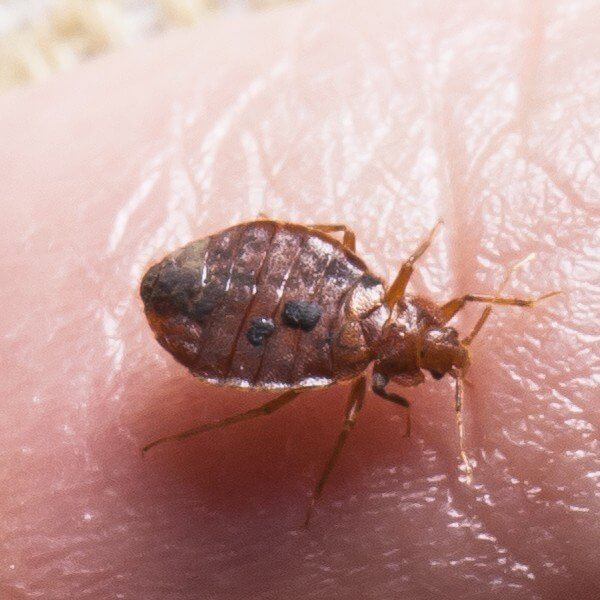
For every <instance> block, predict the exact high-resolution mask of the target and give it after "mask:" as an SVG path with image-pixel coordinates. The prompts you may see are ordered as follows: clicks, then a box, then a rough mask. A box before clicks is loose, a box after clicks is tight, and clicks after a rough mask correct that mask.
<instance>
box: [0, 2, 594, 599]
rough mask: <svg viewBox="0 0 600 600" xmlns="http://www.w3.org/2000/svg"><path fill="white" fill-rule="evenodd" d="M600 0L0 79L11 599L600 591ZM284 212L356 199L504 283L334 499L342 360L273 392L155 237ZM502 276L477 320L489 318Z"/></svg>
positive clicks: (470, 315) (426, 17)
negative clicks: (189, 294)
mask: <svg viewBox="0 0 600 600" xmlns="http://www.w3.org/2000/svg"><path fill="white" fill-rule="evenodd" d="M599 18H600V14H599V10H598V5H597V3H594V2H587V3H586V2H583V1H577V0H573V1H570V2H562V3H550V2H548V3H544V2H539V3H524V2H520V1H515V2H504V1H502V2H487V3H481V2H472V3H471V2H459V3H452V10H451V11H449V10H448V6H447V5H445V4H444V3H434V2H429V3H427V2H414V3H409V2H399V1H398V0H390V1H389V2H379V3H373V2H364V3H362V2H353V3H351V4H349V3H347V2H338V3H335V2H332V3H328V4H316V5H312V4H304V5H300V6H298V7H296V8H292V9H286V10H282V11H277V12H274V13H267V14H263V15H260V16H255V17H236V18H228V19H214V20H211V21H207V22H206V24H205V25H203V26H202V27H200V28H198V29H196V30H194V31H190V32H187V33H183V34H177V35H173V36H170V37H167V38H164V39H161V40H156V41H154V42H152V43H150V44H147V45H145V46H143V47H137V48H135V49H132V50H128V51H125V52H121V53H119V54H115V55H113V56H110V57H108V58H105V59H102V60H100V61H97V62H94V63H92V64H89V65H87V66H85V67H83V68H81V69H79V70H77V71H74V72H72V73H70V74H69V75H68V76H66V77H60V78H57V79H55V80H53V81H52V82H50V83H48V84H45V85H43V86H38V87H32V88H29V89H23V90H20V91H16V92H12V93H9V94H7V95H5V96H4V97H2V98H1V99H0V139H2V144H1V145H0V181H1V182H2V194H1V198H2V203H3V210H2V213H3V216H2V220H1V221H2V232H1V236H0V248H1V253H0V257H1V258H0V265H1V275H2V278H3V279H4V281H3V285H2V286H1V288H0V297H1V299H2V309H3V310H2V312H1V313H0V331H1V332H2V335H3V343H2V380H1V381H0V390H1V392H0V394H1V396H0V398H1V412H2V418H1V419H0V432H1V439H2V443H1V445H0V473H1V478H2V479H1V480H2V492H0V514H1V515H2V519H1V520H0V582H1V583H0V596H1V597H2V598H3V599H8V600H11V599H22V598H44V599H61V600H62V599H65V598H77V599H88V598H89V599H104V598H126V599H142V598H143V599H145V600H155V599H176V600H184V599H186V600H187V599H189V600H191V599H194V600H195V599H203V600H204V599H207V600H208V599H211V600H212V599H231V600H237V599H241V598H244V599H246V598H251V599H253V600H272V599H273V600H278V599H280V598H285V599H322V598H323V599H334V600H335V599H352V600H354V599H363V598H365V599H378V600H379V599H386V600H387V599H391V598H410V599H411V600H420V599H431V598H464V599H494V598H502V599H504V600H513V599H520V598H527V599H529V600H532V599H544V600H545V599H554V598H578V599H581V600H586V599H592V598H597V597H599V594H600V584H599V583H598V576H599V571H600V550H599V548H600V544H599V541H600V525H599V519H598V511H599V505H600V492H599V484H598V481H599V478H600V464H599V460H598V425H599V422H600V408H599V405H598V402H597V399H598V392H597V389H596V387H597V384H598V375H599V369H598V353H597V347H598V333H599V332H598V326H597V321H598V308H599V307H598V295H597V292H598V285H599V277H598V270H597V257H598V224H599V219H598V213H597V212H595V211H596V210H597V207H598V196H599V191H600V180H599V175H600V174H599V170H598V162H599V159H600V156H599V151H600V146H599V144H598V138H597V135H598V119H599V117H600V115H599V112H598V103H597V99H598V93H599V89H598V82H599V81H600V77H599V68H598V59H597V56H598V50H599V48H598V35H597V27H596V25H595V23H597V22H598V19H599ZM260 212H262V213H266V214H268V215H270V216H272V217H275V218H280V219H286V220H292V221H298V222H302V223H310V222H319V223H326V222H333V223H345V224H347V225H348V226H349V227H351V228H353V229H354V230H355V231H356V233H357V237H358V251H359V253H360V254H361V255H362V256H363V257H364V258H365V260H366V261H367V263H368V264H369V265H370V266H371V268H372V269H373V270H374V271H375V272H376V273H377V274H379V275H381V276H384V277H386V278H387V279H388V281H389V280H390V279H391V278H392V277H393V276H394V274H395V272H396V270H397V268H398V267H399V265H400V263H401V262H402V260H403V259H404V258H406V256H407V255H408V254H409V253H410V252H411V251H412V250H413V249H414V248H415V247H416V246H417V244H418V242H419V241H420V240H421V239H422V238H423V237H424V236H425V235H426V233H427V231H428V230H429V229H430V228H431V226H432V225H433V223H434V222H435V221H436V220H437V219H438V218H440V217H441V218H443V219H444V221H445V226H444V227H443V228H442V230H441V231H440V232H439V235H438V236H437V237H436V239H435V242H434V243H433V245H432V247H431V248H430V250H429V251H428V252H427V254H426V256H424V257H423V259H422V260H420V261H419V263H418V268H417V272H416V273H415V275H414V277H413V279H412V281H411V286H410V289H411V290H412V291H413V292H419V293H422V294H426V295H428V296H430V297H432V298H434V299H436V300H439V301H443V300H446V299H449V298H451V297H454V296H457V295H459V294H461V293H464V292H478V293H490V292H492V291H493V290H494V289H495V287H496V286H497V285H498V283H499V281H500V280H501V278H502V275H503V272H504V269H505V268H506V267H507V266H509V265H511V264H513V263H514V262H516V261H517V260H519V259H521V258H523V257H525V256H527V255H528V254H530V253H532V252H535V253H536V257H535V259H534V260H531V261H530V262H528V263H527V264H526V265H524V266H523V267H522V268H521V269H520V270H518V271H517V272H516V273H515V274H514V275H513V277H512V279H511V283H510V285H509V286H508V287H507V289H506V293H507V294H514V295H519V296H530V295H533V296H537V295H539V294H542V293H545V292H547V291H550V290H556V289H560V290H563V291H564V292H565V293H564V294H563V295H561V296H557V297H554V298H552V299H549V300H547V301H545V302H544V303H541V304H539V305H538V306H536V307H535V308H533V309H518V308H507V307H499V308H497V309H496V310H495V311H494V313H493V315H492V317H491V318H490V320H489V322H488V324H487V326H486V328H485V329H484V330H483V331H482V333H481V334H480V335H479V337H478V338H477V340H476V341H475V342H474V344H473V347H472V367H471V369H470V371H469V375H468V377H469V381H470V385H468V386H467V388H466V398H465V421H466V423H465V425H466V444H467V450H468V453H469V455H470V457H471V459H472V461H473V463H474V465H475V472H474V477H473V481H472V483H471V484H469V483H468V482H467V481H466V480H465V477H464V474H463V473H462V472H461V470H460V461H459V459H458V444H457V437H456V431H455V422H454V412H453V398H452V388H451V383H450V382H449V381H448V378H446V379H444V380H442V381H439V382H435V381H432V380H431V379H429V378H428V380H427V382H426V383H425V384H423V385H421V386H419V387H417V388H412V389H404V390H401V393H402V394H403V395H405V396H406V397H407V398H409V399H410V401H411V403H412V418H413V431H412V436H411V437H410V438H409V439H406V438H404V437H403V432H404V423H405V415H404V414H403V409H402V408H401V407H399V406H395V405H392V404H389V403H387V402H385V401H384V400H382V399H380V398H378V397H376V396H374V395H373V394H371V393H369V394H368V395H367V399H366V402H365V407H364V409H363V411H362V412H361V414H360V416H359V419H358V422H357V425H356V428H355V430H354V431H353V432H352V434H351V436H350V438H349V440H348V443H347V445H346V447H345V448H344V451H343V453H342V455H341V458H340V460H339V463H338V465H337V466H336V468H335V470H334V472H333V474H332V476H331V479H330V481H329V483H328V485H327V487H326V488H325V492H324V495H323V497H322V499H321V500H320V501H319V503H318V504H317V506H316V509H315V513H314V517H313V521H312V523H311V526H310V528H309V529H308V530H302V529H300V528H299V525H300V524H301V522H302V519H303V516H304V512H305V510H306V507H307V502H308V497H309V495H310V493H311V490H312V488H313V486H314V484H315V482H316V480H317V478H318V476H319V473H320V470H321V469H322V467H323V464H324V462H325V460H326V458H327V456H328V453H329V452H330V450H331V448H332V446H333V442H334V440H335V437H336V435H337V433H338V432H339V429H340V427H341V422H342V415H343V411H344V407H345V403H346V395H347V392H348V385H340V386H337V387H332V388H329V389H326V390H320V391H319V390H317V391H310V392H307V393H306V394H303V395H301V396H300V397H299V398H298V399H297V400H295V401H294V403H293V404H291V405H289V406H287V407H285V408H283V409H282V410H281V411H280V412H279V413H277V414H275V415H272V416H270V417H265V418H260V419H255V420H253V421H251V422H247V423H244V424H240V425H236V426H233V427H231V428H228V429H224V430H221V431H215V432H210V433H206V434H204V435H202V436H199V437H197V438H194V439H190V440H188V441H186V442H182V443H172V444H165V445H163V446H161V447H159V448H155V449H154V450H153V451H152V452H150V453H148V455H147V456H146V457H145V459H142V456H141V453H140V449H141V447H142V446H143V445H144V444H145V443H147V442H149V441H151V440H153V439H155V438H156V437H159V436H162V435H166V434H170V433H176V432H178V431H181V430H183V429H185V428H189V427H191V426H193V425H196V424H199V423H203V422H207V421H211V420H215V419H219V418H221V417H224V416H226V415H230V414H234V413H236V412H238V411H240V410H245V409H248V408H250V407H253V406H257V405H258V404H260V403H261V402H264V401H265V400H266V399H267V398H270V397H271V396H269V395H267V394H266V393H261V392H241V391H239V390H235V389H221V388H217V387H212V386H210V385H207V384H204V383H202V382H200V381H199V380H197V379H194V378H193V377H192V376H191V375H190V374H189V372H187V371H186V369H185V368H184V367H182V366H181V365H179V364H178V363H176V362H175V360H174V359H172V358H171V357H170V356H169V355H168V354H167V353H166V352H165V351H164V350H162V349H161V348H160V347H159V345H158V344H157V343H156V341H155V340H154V339H153V337H152V333H151V331H150V328H149V327H148V325H147V323H146V320H145V318H144V315H143V310H142V303H141V300H140V299H139V296H138V285H139V281H140V278H141V276H142V274H143V272H144V271H145V269H146V268H147V267H148V265H149V264H151V263H152V262H153V261H155V260H158V259H160V258H161V257H162V256H163V255H164V254H165V253H166V252H168V251H170V250H172V249H174V248H176V247H178V246H179V245H182V244H184V243H186V242H188V241H190V240H192V239H195V238H198V237H202V236H205V235H208V234H210V233H213V232H215V231H217V230H219V229H221V228H223V227H225V226H228V225H231V224H234V223H236V222H239V221H241V220H244V219H251V218H253V217H255V216H256V215H258V214H259V213H260ZM481 310H482V307H477V308H476V309H475V308H474V307H472V308H470V309H469V310H465V311H464V313H462V314H461V315H460V317H459V318H458V319H457V320H456V326H457V327H458V328H459V331H461V332H463V333H466V332H468V331H469V327H470V326H472V324H473V322H474V319H475V318H476V315H477V314H479V311H481Z"/></svg>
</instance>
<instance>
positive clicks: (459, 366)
mask: <svg viewBox="0 0 600 600" xmlns="http://www.w3.org/2000/svg"><path fill="white" fill-rule="evenodd" d="M440 224H441V221H438V222H437V224H436V225H435V226H434V227H433V228H432V229H431V231H430V233H429V235H428V236H427V237H426V238H425V240H424V241H423V242H422V243H421V244H420V245H419V247H418V248H417V249H416V250H415V251H414V252H413V253H412V254H411V255H410V256H409V257H408V259H407V260H406V261H405V262H404V263H403V264H402V266H401V267H400V269H399V271H398V274H397V276H396V278H395V279H394V280H393V282H392V283H391V285H389V286H386V285H385V283H384V282H383V281H382V279H380V278H379V277H377V276H376V275H374V274H373V273H372V272H371V271H370V270H369V268H368V267H367V266H366V264H365V263H364V262H363V260H362V259H361V258H359V257H358V256H357V254H356V252H355V235H354V233H353V232H352V231H351V230H349V229H348V228H347V227H345V226H344V225H299V224H294V223H287V222H281V221H276V220H271V219H267V218H261V219H257V220H254V221H250V222H246V223H241V224H238V225H235V226H233V227H229V228H228V229H225V230H223V231H221V232H219V233H216V234H214V235H211V236H209V237H205V238H202V239H199V240H196V241H194V242H191V243H189V244H187V245H186V246H184V247H182V248H180V249H179V250H176V251H174V252H172V253H171V254H169V255H168V256H166V257H165V258H164V259H163V260H162V261H161V262H159V263H158V264H155V265H154V266H152V267H150V269H149V270H148V271H147V272H146V274H145V275H144V277H143V279H142V283H141V289H140V293H141V297H142V300H143V302H144V306H145V313H146V316H147V319H148V321H149V323H150V326H151V328H152V330H153V331H154V333H155V335H156V338H157V340H158V342H159V343H160V344H161V345H162V346H163V347H164V348H166V350H168V351H169V352H170V353H171V354H172V355H173V356H174V357H175V358H176V359H177V360H178V361H179V362H180V363H182V364H183V365H185V366H186V367H187V368H188V369H189V370H190V371H191V372H192V373H193V374H194V375H195V376H197V377H199V378H201V379H203V380H205V381H207V382H210V383H213V384H217V385H223V386H234V387H238V388H252V389H259V390H280V391H281V393H280V394H279V395H277V396H275V397H274V398H273V399H271V400H269V401H268V402H266V403H265V404H263V405H262V406H259V407H258V408H253V409H251V410H247V411H245V412H241V413H239V414H237V415H234V416H231V417H228V418H226V419H223V420H221V421H218V422H213V423H206V424H202V425H199V426H198V427H194V428H192V429H189V430H188V431H183V432H181V433H177V434H175V435H169V436H167V437H163V438H161V439H158V440H155V441H153V442H151V443H149V444H147V445H146V446H145V447H144V448H143V451H144V452H145V451H147V450H149V449H150V448H152V447H154V446H156V445H158V444H162V443H164V442H167V441H170V440H183V439H186V438H189V437H192V436H195V435H197V434H199V433H202V432H205V431H209V430H212V429H219V428H222V427H226V426H228V425H232V424H234V423H238V422H240V421H244V420H248V419H252V418H254V417H258V416H261V415H267V414H271V413H273V412H275V411H276V410H279V409H280V408H282V407H283V406H285V405H287V404H289V403H290V402H292V401H293V400H294V399H295V398H296V397H297V396H298V395H299V394H300V393H301V392H302V391H304V390H307V389H313V388H319V387H326V386H330V385H333V384H336V383H339V382H342V381H350V382H351V383H350V386H349V387H350V390H349V395H348V404H347V406H346V411H345V416H344V423H343V427H342V430H341V432H340V433H339V436H338V438H337V440H336V442H335V445H334V447H333V450H332V452H331V455H330V456H329V459H328V461H327V462H326V464H325V466H324V468H323V471H322V473H321V476H320V478H319V480H318V482H317V484H316V486H315V488H314V491H313V494H312V499H311V502H310V505H309V508H308V511H307V515H306V521H305V523H306V524H308V521H309V519H310V517H311V513H312V509H313V505H314V503H315V501H316V500H317V499H318V498H319V497H320V495H321V493H322V491H323V487H324V485H325V483H326V481H327V478H328V476H329V474H330V472H331V470H332V468H333V466H334V464H335V462H336V459H337V457H338V455H339V453H340V451H341V449H342V447H343V445H344V442H345V441H346V438H347V436H348V433H349V432H350V430H351V429H352V428H353V426H354V424H355V422H356V419H357V417H358V414H359V412H360V410H361V407H362V406H363V400H364V397H365V393H366V381H367V375H366V370H367V368H368V367H369V366H370V365H371V364H372V365H373V369H372V375H371V389H372V391H373V392H374V393H375V394H376V395H378V396H380V397H382V398H384V399H385V400H388V401H390V402H393V403H395V404H399V405H401V406H403V407H405V408H406V409H408V408H409V402H408V400H406V398H404V397H403V396H400V395H398V394H397V393H395V392H393V391H391V390H390V389H389V384H390V383H394V384H398V385H400V386H404V387H411V386H416V385H418V384H420V383H422V382H423V381H424V379H425V374H426V373H429V374H430V375H431V377H433V378H434V379H441V378H442V377H444V376H445V375H448V376H450V377H451V378H453V379H454V381H455V409H456V418H457V426H458V436H459V445H460V456H461V458H462V461H463V463H464V466H465V469H466V473H467V477H470V474H471V466H470V464H469V460H468V459H467V456H466V453H465V450H464V445H463V426H462V419H461V411H462V400H463V378H464V373H465V371H466V369H467V367H468V366H469V363H470V352H469V349H470V346H471V343H472V342H473V340H474V338H475V336H476V335H477V333H478V332H479V331H480V330H481V327H482V326H483V324H484V323H485V321H486V320H487V318H488V317H489V315H490V312H491V306H492V305H493V304H504V305H513V306H533V305H534V304H535V303H536V302H538V301H540V300H542V299H544V298H548V297H550V296H552V295H554V294H555V293H557V292H551V293H549V294H545V295H543V296H540V297H539V298H513V297H503V296H501V295H500V293H501V291H502V288H503V287H504V285H505V284H506V283H507V281H508V278H509V275H510V273H511V272H512V270H513V269H514V267H513V268H512V269H509V270H508V271H507V273H506V275H505V277H504V280H503V281H502V284H501V286H500V287H499V289H498V290H497V291H496V293H495V294H493V295H476V294H465V295H463V296H460V297H458V298H454V299H452V300H450V301H448V302H445V303H443V304H438V303H435V302H433V301H432V300H430V299H427V298H424V297H422V296H413V295H408V294H406V287H407V284H408V282H409V280H410V277H411V275H412V273H413V270H414V265H415V262H416V261H417V260H418V259H419V258H420V257H421V256H422V255H423V253H424V252H425V251H426V250H427V248H428V247H429V246H430V244H431V242H432V240H433V237H434V235H435V232H436V231H437V229H438V228H439V226H440ZM336 232H338V233H342V234H343V239H342V240H341V241H339V240H338V239H337V238H335V237H334V236H332V235H331V234H332V233H336ZM515 266H516V265H515ZM470 302H479V303H484V304H486V305H487V306H486V307H485V309H484V310H483V312H482V314H481V316H480V317H479V319H478V321H477V322H476V324H475V326H474V328H473V329H472V331H471V332H470V333H469V334H468V335H466V336H465V337H463V338H462V339H461V337H460V336H459V334H458V332H457V330H456V329H455V328H454V327H452V326H449V325H448V322H449V321H450V320H451V319H452V318H453V317H454V316H455V315H456V314H457V313H458V312H459V311H460V310H461V309H462V308H463V307H464V306H465V305H466V304H467V303H470ZM409 416H410V413H408V412H407V418H408V421H407V432H408V431H410V418H409Z"/></svg>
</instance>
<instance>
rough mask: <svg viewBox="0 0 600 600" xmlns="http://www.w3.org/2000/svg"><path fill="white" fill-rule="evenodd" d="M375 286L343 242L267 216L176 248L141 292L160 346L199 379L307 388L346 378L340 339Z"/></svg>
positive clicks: (151, 273)
mask: <svg viewBox="0 0 600 600" xmlns="http://www.w3.org/2000/svg"><path fill="white" fill-rule="evenodd" d="M374 282H375V283H374ZM373 285H378V286H379V287H380V288H381V290H382V289H383V288H382V286H381V282H379V281H378V280H375V279H374V278H373V277H372V276H371V275H369V274H368V270H367V268H366V266H365V265H364V263H363V262H362V261H361V260H360V259H358V258H357V257H356V256H355V255H354V254H352V253H350V252H349V251H347V250H346V249H345V248H343V247H342V246H341V245H340V244H339V243H338V242H337V241H336V240H333V239H331V238H329V237H328V236H326V235H325V234H322V233H320V232H316V231H315V230H312V229H310V228H308V227H304V226H301V225H293V224H289V223H280V222H276V221H266V220H265V221H255V222H251V223H245V224H241V225H236V226H234V227H231V228H229V229H226V230H224V231H222V232H220V233H218V234H215V235H213V236H210V237H208V238H204V239H201V240H197V241H195V242H192V243H191V244H188V245H187V246H184V247H183V248H181V249H180V250H177V251H175V252H173V253H172V254H170V255H169V256H167V257H166V258H165V259H164V260H163V261H162V262H160V263H159V264H157V265H155V266H153V267H152V268H151V269H150V270H149V271H148V273H147V274H146V275H145V277H144V280H143V281H142V288H141V294H142V298H143V300H144V303H145V305H146V314H147V316H148V319H149V321H150V324H151V325H152V327H153V329H154V331H155V333H156V336H157V339H158V341H159V342H160V343H161V344H162V345H163V346H164V347H165V348H166V349H167V350H169V351H170V352H171V353H172V354H173V355H174V356H175V357H176V358H177V359H178V360H179V361H180V362H182V363H183V364H184V365H185V366H187V367H188V368H189V369H190V370H191V371H192V372H193V373H194V374H195V375H198V376H200V377H202V378H204V379H207V380H209V381H213V382H217V383H222V384H226V385H237V386H243V387H265V388H274V387H306V386H316V385H327V384H329V383H331V382H332V381H334V380H335V379H337V378H338V377H339V376H340V374H343V375H344V376H346V375H347V373H345V372H344V373H342V371H344V369H345V367H347V366H348V365H345V366H344V365H342V367H344V368H341V367H340V365H338V364H336V360H335V352H334V348H333V346H334V344H335V341H334V340H335V339H336V335H337V332H338V331H339V330H340V327H343V325H344V323H345V321H346V316H345V314H344V310H346V309H347V307H348V303H349V300H350V299H351V298H352V297H353V296H352V294H356V290H357V288H361V289H362V288H363V287H373ZM372 304H373V308H375V305H376V301H375V300H373V302H372ZM370 308H371V307H369V306H366V307H364V306H363V307H361V310H363V311H366V312H369V310H370ZM365 314H366V313H365ZM363 362H364V361H363ZM352 368H353V367H349V372H350V374H351V372H352ZM356 368H357V369H358V368H359V366H356ZM362 368H364V367H362ZM346 370H348V369H346Z"/></svg>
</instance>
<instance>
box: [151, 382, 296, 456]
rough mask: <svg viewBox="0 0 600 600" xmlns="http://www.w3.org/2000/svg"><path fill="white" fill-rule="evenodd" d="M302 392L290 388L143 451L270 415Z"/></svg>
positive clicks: (164, 439) (153, 443)
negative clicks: (273, 396) (266, 400)
mask: <svg viewBox="0 0 600 600" xmlns="http://www.w3.org/2000/svg"><path fill="white" fill-rule="evenodd" d="M298 394H300V390H288V391H287V392H285V393H283V394H281V395H280V396H277V398H274V399H273V400H269V402H266V403H265V404H263V405H261V406H258V407H257V408H252V409H250V410H247V411H246V412H243V413H239V414H237V415H233V416H232V417H226V418H225V419H222V420H221V421H214V422H213V423H205V424H204V425H200V426H198V427H194V428H192V429H188V430H187V431H183V432H182V433H178V434H175V435H168V436H166V437H163V438H160V439H158V440H155V441H153V442H150V443H149V444H146V445H145V446H144V447H143V448H142V453H144V452H147V451H148V450H150V448H154V446H158V445H159V444H162V443H163V442H169V441H175V440H185V439H187V438H189V437H192V436H194V435H197V434H199V433H204V432H205V431H210V430H211V429H221V428H222V427H227V426H228V425H233V424H234V423H239V422H240V421H247V420H248V419H253V418H254V417H261V416H263V415H269V414H271V413H273V412H275V411H276V410H278V409H280V408H281V407H283V406H285V405H286V404H288V403H289V402H291V401H292V400H294V398H296V396H298Z"/></svg>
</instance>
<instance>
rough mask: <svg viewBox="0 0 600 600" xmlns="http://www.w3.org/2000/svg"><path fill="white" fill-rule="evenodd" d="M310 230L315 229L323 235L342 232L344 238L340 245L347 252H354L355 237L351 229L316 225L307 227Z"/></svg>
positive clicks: (344, 226) (343, 226) (342, 226)
mask: <svg viewBox="0 0 600 600" xmlns="http://www.w3.org/2000/svg"><path fill="white" fill-rule="evenodd" d="M309 227H310V228H311V229H316V230H317V231H322V232H323V233H337V232H338V231H343V232H344V237H343V239H342V243H343V244H344V246H345V247H346V248H348V250H351V251H352V252H356V235H354V231H352V229H348V227H346V225H330V224H324V225H321V224H317V225H309Z"/></svg>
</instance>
